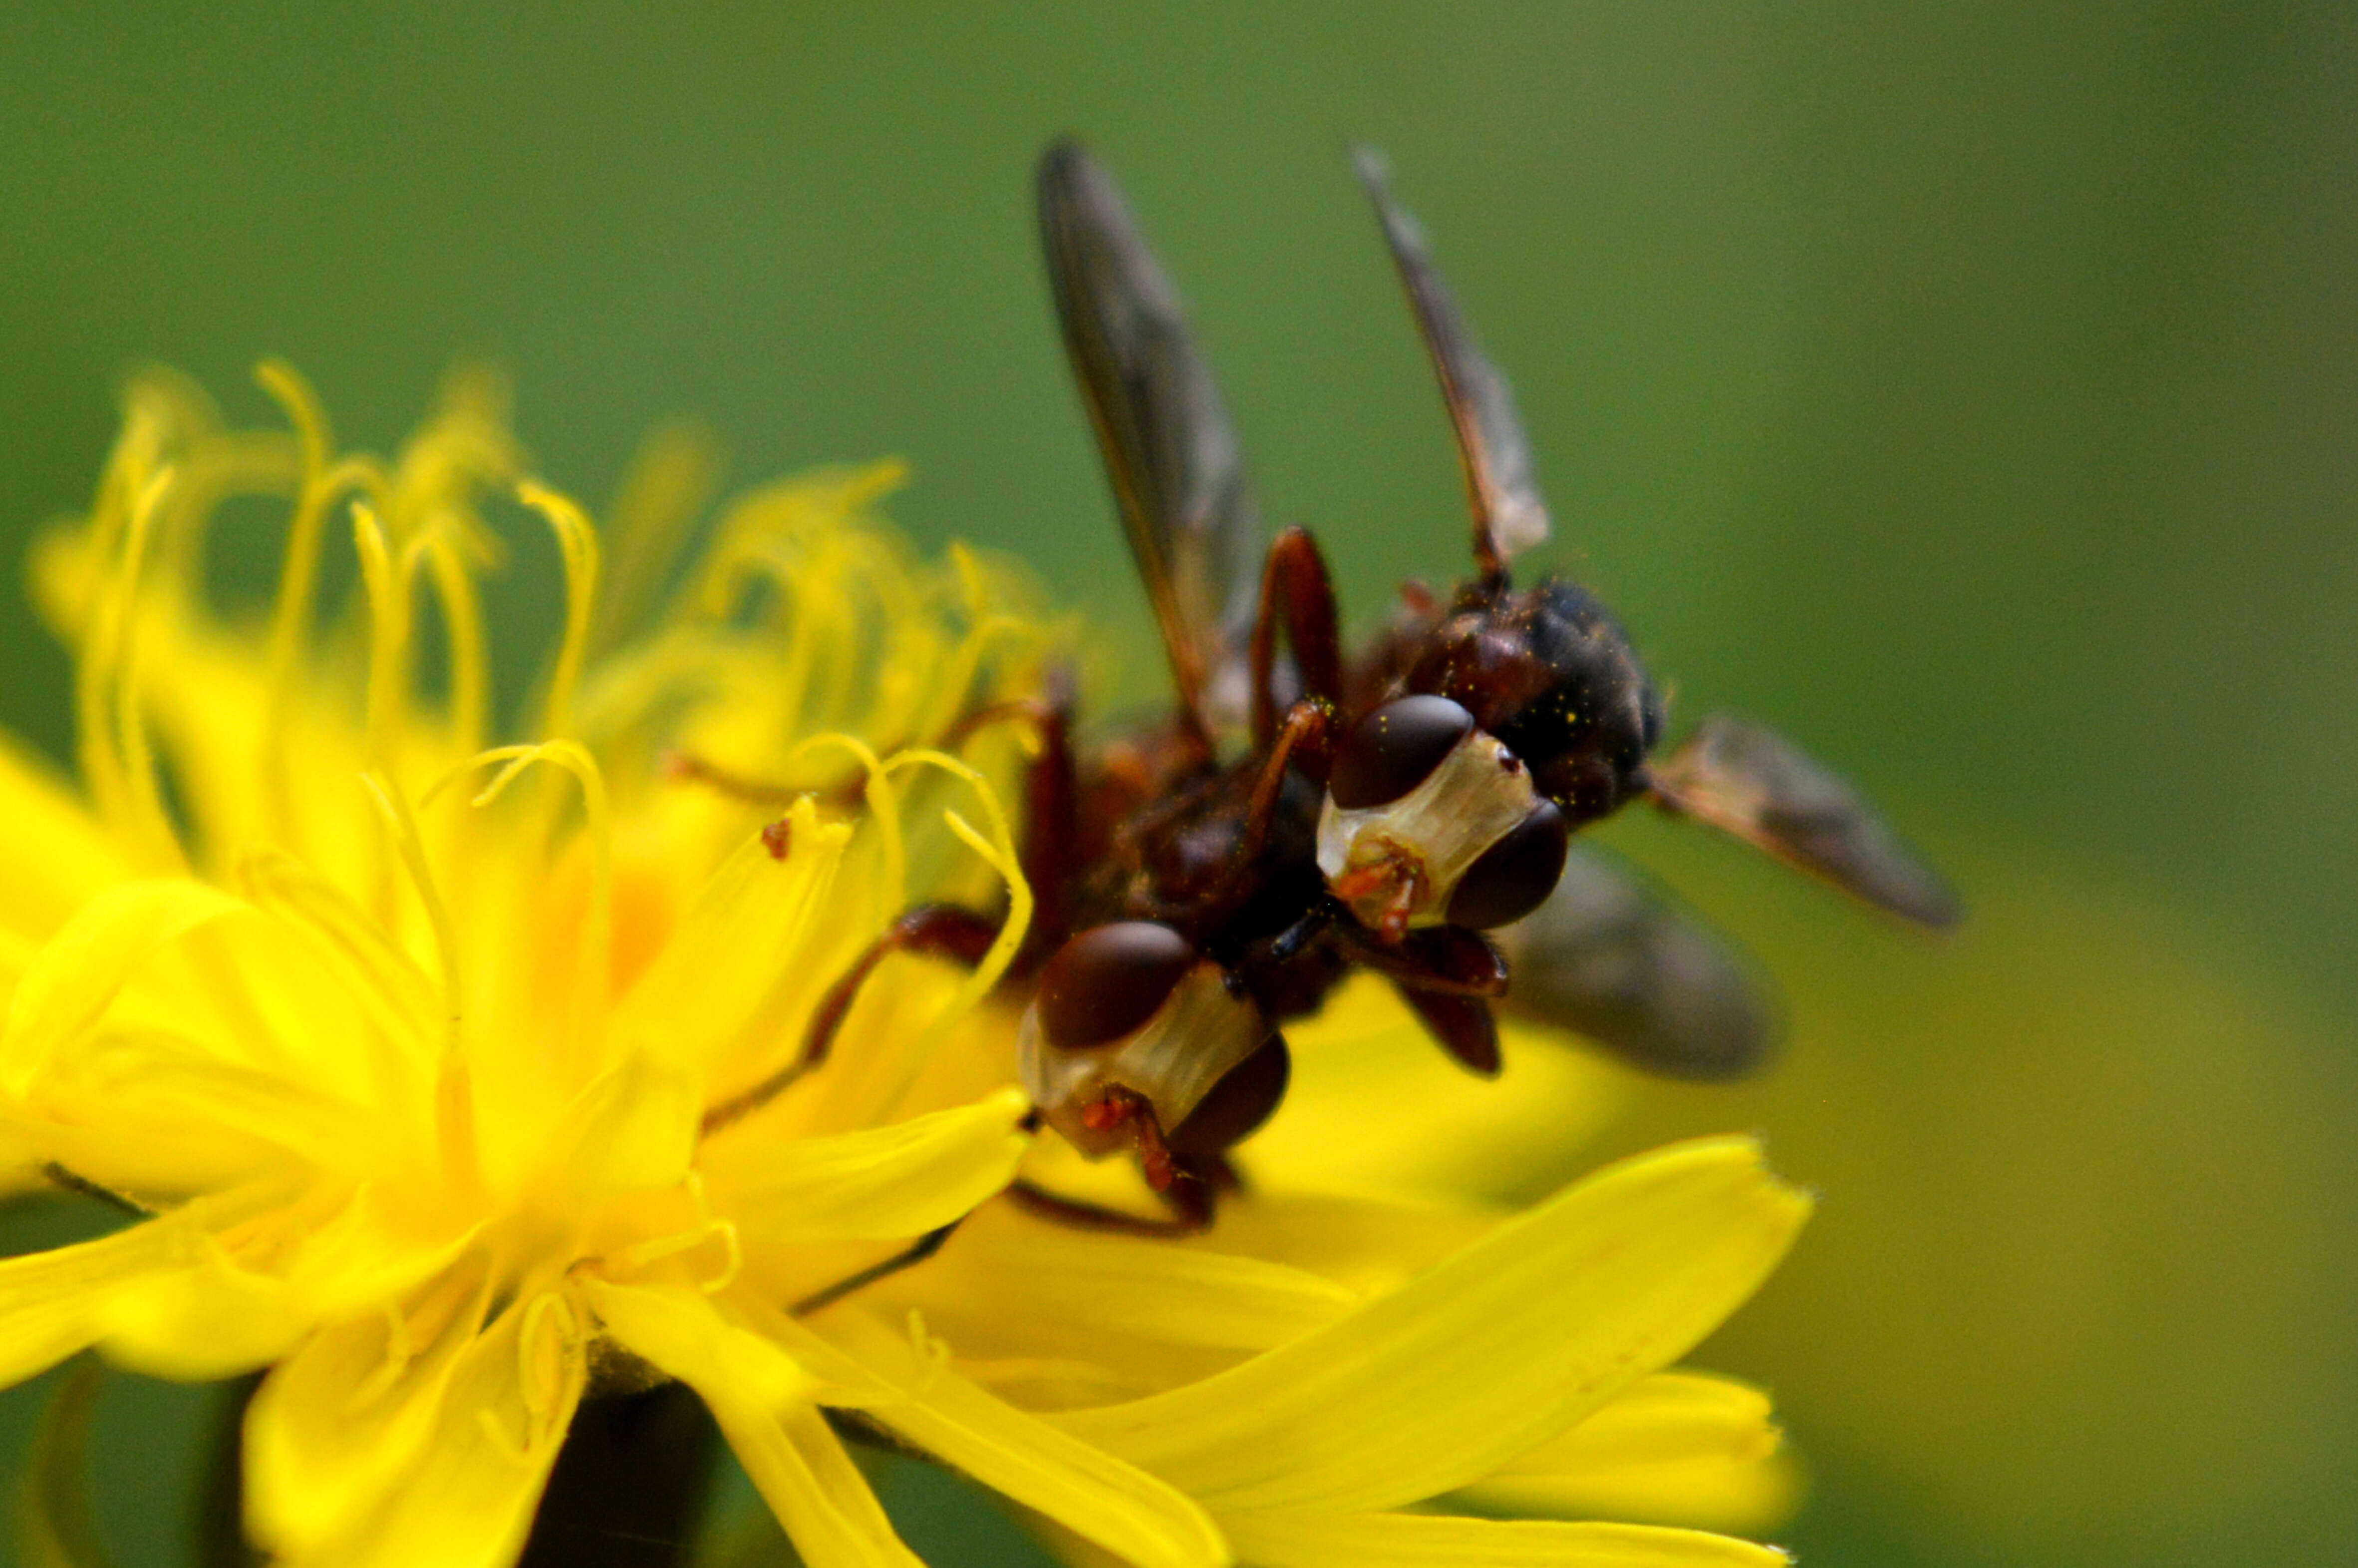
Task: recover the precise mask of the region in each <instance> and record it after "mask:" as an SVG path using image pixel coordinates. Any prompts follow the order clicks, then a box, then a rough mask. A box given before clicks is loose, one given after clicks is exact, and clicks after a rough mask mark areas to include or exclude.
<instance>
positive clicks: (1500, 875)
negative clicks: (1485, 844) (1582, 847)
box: [1449, 800, 1572, 931]
mask: <svg viewBox="0 0 2358 1568" xmlns="http://www.w3.org/2000/svg"><path fill="white" fill-rule="evenodd" d="M1571 844H1572V830H1571V829H1570V828H1569V827H1565V826H1564V820H1563V812H1561V811H1559V810H1557V809H1556V806H1555V803H1554V802H1553V801H1547V800H1542V801H1541V802H1540V803H1539V804H1538V805H1537V806H1533V807H1531V815H1530V816H1526V817H1524V818H1523V819H1522V820H1521V821H1520V822H1518V823H1517V824H1515V826H1514V827H1511V828H1509V829H1508V831H1507V836H1506V837H1505V838H1501V839H1499V840H1498V842H1497V843H1495V844H1493V845H1491V846H1490V847H1489V848H1488V849H1485V850H1483V851H1482V854H1481V857H1480V858H1479V859H1478V860H1476V861H1475V862H1474V863H1473V864H1472V865H1470V866H1468V867H1466V874H1465V875H1464V876H1462V877H1460V878H1458V880H1457V891H1456V892H1453V893H1451V894H1450V895H1449V923H1450V924H1451V925H1465V926H1470V927H1471V928H1473V929H1474V930H1476V931H1488V930H1491V929H1493V928H1494V927H1497V926H1500V925H1513V924H1514V923H1515V922H1516V921H1518V920H1520V919H1521V918H1522V917H1523V916H1524V915H1526V914H1530V913H1531V911H1533V910H1535V909H1537V908H1538V907H1539V906H1540V905H1541V904H1542V903H1546V902H1547V895H1548V894H1549V893H1551V892H1554V891H1555V883H1556V879H1557V878H1558V877H1561V876H1562V875H1563V856H1564V851H1565V850H1566V849H1569V848H1570V847H1571Z"/></svg>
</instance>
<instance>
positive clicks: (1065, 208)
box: [1039, 140, 1261, 750]
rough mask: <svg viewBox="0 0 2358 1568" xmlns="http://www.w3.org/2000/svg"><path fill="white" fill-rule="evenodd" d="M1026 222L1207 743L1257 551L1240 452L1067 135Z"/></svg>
mask: <svg viewBox="0 0 2358 1568" xmlns="http://www.w3.org/2000/svg"><path fill="white" fill-rule="evenodd" d="M1039 202H1040V238H1041V245H1042V248H1043V250H1044V252H1045V254H1046V258H1047V263H1048V282H1049V286H1050V287H1051V289H1052V290H1053V291H1054V293H1055V300H1056V317H1057V319H1058V321H1059V322H1060V323H1061V324H1062V326H1063V329H1064V336H1065V351H1066V352H1067V353H1068V354H1069V355H1070V356H1071V358H1072V362H1073V373H1074V375H1075V376H1076V379H1077V380H1078V381H1079V383H1080V389H1081V399H1082V402H1083V403H1085V404H1086V405H1087V407H1088V412H1089V423H1090V424H1091V425H1092V426H1093V427H1095V428H1096V430H1097V437H1098V450H1099V451H1100V452H1102V453H1103V454H1104V456H1105V464H1106V474H1107V477H1108V478H1109V480H1110V481H1112V484H1113V492H1114V500H1115V503H1116V504H1117V505H1118V506H1119V507H1120V512H1121V522H1122V528H1123V531H1124V532H1125V533H1126V534H1127V535H1129V538H1130V554H1131V555H1132V556H1133V557H1136V558H1137V561H1138V570H1139V575H1140V576H1141V578H1142V579H1144V580H1145V584H1146V592H1147V597H1148V599H1149V600H1152V603H1153V606H1154V615H1155V619H1156V621H1157V622H1158V623H1159V625H1160V627H1161V630H1162V633H1163V650H1164V652H1165V653H1166V654H1168V655H1169V657H1170V660H1171V675H1172V679H1173V680H1174V683H1175V684H1176V686H1177V687H1178V696H1179V705H1180V711H1181V715H1182V718H1183V721H1184V723H1185V724H1187V725H1188V727H1189V728H1190V729H1191V730H1193V731H1194V732H1195V736H1196V737H1197V739H1198V740H1199V741H1202V742H1203V743H1204V744H1205V746H1206V749H1207V750H1208V749H1209V745H1210V741H1211V737H1212V734H1213V732H1214V729H1215V727H1216V725H1224V724H1226V723H1228V722H1230V721H1231V720H1232V718H1233V717H1234V716H1235V715H1238V714H1241V712H1242V710H1243V709H1242V699H1243V697H1244V681H1243V679H1242V672H1243V655H1244V650H1245V647H1246V642H1247V639H1248V637H1249V633H1250V630H1251V625H1252V616H1253V608H1254V598H1255V590H1256V587H1257V580H1256V579H1257V576H1258V572H1259V568H1260V548H1261V538H1260V511H1259V508H1258V506H1257V505H1256V503H1255V502H1254V500H1253V494H1252V487H1251V485H1250V483H1249V481H1248V480H1247V478H1246V475H1245V469H1244V458H1243V454H1242V451H1241V449H1240V448H1239V447H1238V442H1237V437H1236V431H1235V428H1234V427H1232V426H1231V425H1230V423H1229V421H1228V409H1227V407H1226V406H1224V405H1223V404H1222V403H1221V401H1220V395H1219V392H1218V390H1217V388H1216V387H1215V386H1214V385H1213V384H1212V376H1211V372H1210V370H1209V368H1208V367H1206V364H1205V362H1204V359H1203V356H1202V355H1201V354H1200V353H1199V352H1197V351H1196V348H1195V340H1194V338H1193V336H1192V335H1191V334H1190V333H1189V332H1188V330H1187V321H1186V317H1185V314H1184V311H1183V310H1182V309H1181V308H1180V305H1179V297H1178V295H1177V293H1176V292H1175V291H1174V289H1173V288H1172V287H1171V283H1170V280H1169V279H1168V278H1167V277H1165V276H1163V269H1162V267H1161V266H1159V265H1156V263H1155V260H1154V257H1153V255H1152V253H1151V252H1149V251H1148V249H1147V247H1146V242H1145V240H1144V239H1143V238H1142V237H1141V235H1140V233H1139V231H1138V224H1137V222H1136V221H1135V220H1134V219H1133V218H1132V217H1131V216H1130V208H1129V205H1128V203H1126V202H1125V201H1124V200H1122V196H1121V192H1120V189H1118V188H1117V187H1116V186H1115V185H1114V182H1113V178H1112V177H1111V176H1110V175H1109V174H1108V173H1107V172H1106V171H1105V169H1104V168H1103V167H1102V166H1101V165H1099V164H1098V161H1097V160H1096V159H1095V158H1093V157H1090V156H1089V154H1088V153H1087V151H1086V150H1085V149H1084V148H1083V147H1081V146H1080V145H1079V144H1078V143H1076V142H1073V141H1069V140H1065V141H1059V142H1056V143H1055V144H1054V145H1053V146H1050V147H1049V148H1048V150H1047V152H1046V153H1045V154H1044V156H1043V157H1041V160H1040V176H1039Z"/></svg>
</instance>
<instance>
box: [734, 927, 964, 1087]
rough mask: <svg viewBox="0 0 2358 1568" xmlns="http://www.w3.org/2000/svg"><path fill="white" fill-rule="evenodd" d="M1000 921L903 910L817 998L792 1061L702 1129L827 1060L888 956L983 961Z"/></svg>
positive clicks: (959, 961)
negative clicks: (871, 978)
mask: <svg viewBox="0 0 2358 1568" xmlns="http://www.w3.org/2000/svg"><path fill="white" fill-rule="evenodd" d="M1000 925H1001V922H1000V921H999V920H997V919H996V918H994V917H992V916H990V915H987V914H976V913H975V912H974V911H972V910H970V909H961V908H959V907H958V906H957V904H954V903H921V904H919V905H918V906H917V907H916V908H914V909H912V910H910V911H909V912H908V913H906V914H903V915H902V916H901V918H900V919H898V920H896V921H894V922H893V923H892V925H891V926H889V927H887V928H886V930H885V932H884V935H882V936H879V937H878V938H876V940H875V941H873V942H871V943H870V944H869V945H868V950H867V951H866V952H864V953H862V954H860V957H858V958H856V959H854V960H853V961H852V965H851V968H849V969H847V970H845V971H844V973H843V978H842V979H838V980H837V981H836V982H835V984H833V985H831V986H829V987H828V988H827V994H826V995H825V996H823V997H821V998H820V999H819V1003H818V1007H817V1011H813V1012H812V1014H811V1020H810V1024H809V1027H808V1028H806V1030H805V1031H804V1032H803V1048H802V1050H801V1052H800V1053H799V1054H796V1055H795V1059H794V1060H793V1061H791V1062H789V1063H787V1064H786V1065H784V1067H781V1068H779V1069H778V1070H777V1071H776V1072H775V1073H773V1074H771V1075H770V1076H768V1077H766V1078H764V1079H763V1080H762V1081H761V1082H760V1083H758V1084H755V1085H754V1086H753V1087H752V1088H750V1089H747V1090H746V1091H745V1092H744V1093H742V1094H741V1095H738V1096H736V1097H734V1098H730V1099H726V1100H723V1101H721V1102H720V1103H719V1105H716V1106H714V1107H713V1108H711V1109H709V1110H708V1111H706V1112H705V1113H704V1130H705V1131H706V1132H708V1133H711V1132H718V1131H719V1130H721V1129H722V1128H724V1127H726V1126H728V1125H729V1124H730V1122H733V1121H737V1120H740V1119H742V1118H744V1117H746V1116H748V1115H751V1114H752V1112H754V1111H756V1110H759V1109H760V1108H762V1107H763V1106H765V1105H767V1104H769V1103H770V1101H772V1100H773V1099H775V1098H777V1097H778V1096H779V1095H781V1094H783V1093H784V1091H785V1090H786V1089H787V1088H788V1087H792V1086H793V1084H794V1083H795V1081H796V1080H797V1079H799V1078H801V1077H802V1076H804V1075H805V1074H806V1073H808V1072H810V1071H811V1070H812V1069H813V1068H815V1067H817V1065H819V1064H820V1063H822V1062H824V1061H826V1060H827V1051H828V1049H829V1048H830V1047H831V1046H833V1045H834V1044H835V1036H836V1032H837V1031H838V1030H839V1029H841V1028H842V1027H843V1021H844V1018H845V1017H846V1015H848V1014H849V1012H850V1011H851V1004H852V1002H853V1001H855V1000H858V998H859V996H860V987H861V986H862V985H864V984H865V983H867V979H868V977H869V976H870V975H871V974H873V973H875V971H876V966H877V965H879V964H881V963H882V962H883V961H884V960H885V958H886V957H889V956H890V955H892V954H894V953H915V954H919V955H922V956H924V957H932V958H947V959H949V960H950V961H951V962H953V963H957V964H963V965H965V966H966V967H967V968H973V967H974V966H975V965H977V964H979V963H981V962H982V957H983V955H984V954H985V953H988V952H990V945H991V943H993V942H994V941H996V940H998V938H999V930H1000Z"/></svg>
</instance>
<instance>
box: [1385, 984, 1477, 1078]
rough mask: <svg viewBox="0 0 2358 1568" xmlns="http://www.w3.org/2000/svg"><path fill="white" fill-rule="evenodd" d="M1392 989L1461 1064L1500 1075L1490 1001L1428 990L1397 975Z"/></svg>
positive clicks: (1469, 1068) (1472, 1069) (1427, 1031)
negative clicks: (1398, 993)
mask: <svg viewBox="0 0 2358 1568" xmlns="http://www.w3.org/2000/svg"><path fill="white" fill-rule="evenodd" d="M1392 989H1394V990H1396V991H1398V992H1400V996H1401V1000H1402V1001H1404V1002H1406V1003H1408V1005H1409V1006H1410V1008H1411V1009H1412V1010H1413V1011H1415V1013H1416V1016H1417V1017H1418V1018H1419V1019H1420V1020H1421V1021H1422V1022H1423V1024H1424V1027H1425V1032H1426V1033H1429V1034H1431V1035H1432V1036H1433V1039H1434V1040H1435V1041H1436V1042H1438V1043H1439V1044H1440V1046H1441V1048H1442V1049H1443V1050H1444V1051H1446V1052H1448V1053H1449V1054H1450V1055H1452V1056H1453V1057H1455V1058H1456V1060H1457V1063H1458V1065H1461V1066H1463V1067H1465V1068H1466V1069H1467V1070H1469V1071H1471V1072H1475V1073H1478V1074H1480V1075H1481V1076H1483V1077H1486V1078H1488V1077H1495V1076H1498V1066H1499V1061H1500V1058H1499V1055H1498V1020H1497V1019H1496V1018H1494V1017H1492V1016H1491V1014H1490V1004H1489V1003H1488V1002H1487V1001H1486V1000H1483V999H1482V998H1481V997H1478V996H1466V995H1463V994H1457V993H1452V992H1449V991H1435V990H1426V989H1423V988H1422V986H1417V985H1412V984H1411V983H1410V982H1408V981H1407V980H1403V979H1399V978H1398V977H1394V978H1393V979H1392Z"/></svg>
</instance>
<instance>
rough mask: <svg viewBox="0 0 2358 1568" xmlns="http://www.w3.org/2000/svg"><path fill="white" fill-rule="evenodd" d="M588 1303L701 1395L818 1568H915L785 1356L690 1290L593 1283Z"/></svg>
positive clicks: (625, 1339) (612, 1329) (808, 1383)
mask: <svg viewBox="0 0 2358 1568" xmlns="http://www.w3.org/2000/svg"><path fill="white" fill-rule="evenodd" d="M589 1292H590V1301H591V1303H593V1304H594V1305H595V1307H596V1308H597V1312H598V1315H599V1317H600V1320H601V1321H602V1322H603V1323H604V1324H605V1325H606V1330H607V1332H608V1333H609V1334H611V1335H612V1336H614V1338H615V1339H616V1340H617V1341H618V1342H619V1343H621V1344H622V1345H623V1346H627V1347H628V1348H629V1349H630V1350H632V1351H633V1352H634V1353H635V1354H637V1355H639V1356H642V1357H645V1358H646V1359H647V1360H649V1361H651V1362H653V1363H654V1365H655V1366H657V1367H659V1368H662V1369H663V1370H664V1371H666V1372H668V1373H670V1374H671V1375H672V1376H673V1377H675V1378H677V1379H680V1381H682V1382H684V1383H686V1384H687V1386H688V1387H690V1388H692V1389H694V1390H696V1391H697V1392H698V1394H699V1395H701V1396H702V1397H703V1399H704V1402H705V1404H706V1405H708V1407H710V1409H711V1411H712V1416H713V1419H714V1420H715V1421H717V1422H719V1423H720V1430H721V1432H722V1433H725V1434H726V1435H727V1436H728V1439H729V1446H730V1447H731V1448H733V1449H735V1450H736V1452H737V1459H738V1462H739V1463H740V1464H741V1465H744V1467H745V1474H746V1475H747V1476H751V1477H752V1482H753V1485H754V1487H756V1488H758V1489H759V1490H760V1492H761V1494H762V1496H763V1499H764V1500H766V1501H767V1502H768V1503H769V1505H770V1509H771V1511H772V1512H773V1513H775V1514H776V1515H777V1516H778V1522H779V1523H780V1524H782V1525H784V1526H785V1529H786V1533H787V1534H788V1535H789V1536H791V1537H792V1538H793V1539H794V1543H795V1551H797V1552H800V1553H801V1554H802V1557H803V1560H804V1561H805V1562H806V1563H810V1564H812V1568H865V1565H868V1564H876V1563H889V1564H894V1565H896V1568H913V1565H915V1564H916V1563H917V1561H918V1560H917V1558H916V1556H915V1554H914V1553H913V1552H910V1550H909V1549H908V1548H907V1547H906V1546H903V1544H902V1543H901V1538H900V1537H899V1536H897V1535H895V1534H894V1533H893V1532H892V1522H891V1521H890V1520H889V1519H886V1518H885V1517H884V1510H883V1509H882V1507H881V1506H880V1505H879V1504H878V1503H877V1501H876V1494H875V1493H874V1492H872V1491H871V1490H870V1489H869V1486H868V1482H867V1480H866V1478H865V1477H863V1476H861V1475H860V1470H859V1467H858V1466H856V1465H853V1464H852V1463H851V1458H850V1455H849V1454H846V1453H844V1451H843V1444H841V1443H840V1442H839V1441H838V1439H837V1438H836V1435H835V1433H832V1432H830V1431H829V1430H828V1429H827V1422H826V1420H825V1419H824V1418H823V1417H821V1416H820V1414H819V1413H818V1407H817V1405H815V1404H813V1403H811V1402H810V1398H809V1396H810V1393H811V1392H812V1390H814V1388H815V1386H816V1385H815V1384H814V1383H813V1382H812V1380H811V1379H810V1378H809V1377H808V1375H807V1374H806V1373H805V1372H804V1371H803V1370H802V1368H800V1366H799V1365H798V1364H796V1363H795V1360H794V1359H793V1358H792V1357H789V1356H788V1355H787V1354H786V1353H785V1352H784V1350H782V1349H780V1348H779V1347H778V1346H775V1345H773V1344H772V1343H771V1342H770V1341H768V1340H766V1339H763V1338H762V1337H761V1336H758V1335H755V1334H752V1333H749V1332H747V1331H746V1330H744V1329H742V1328H740V1327H738V1326H736V1325H733V1324H730V1323H727V1322H725V1321H723V1320H722V1318H721V1316H720V1314H719V1312H718V1311H716V1310H715V1309H714V1308H713V1306H712V1304H711V1303H709V1302H708V1301H707V1300H705V1299H704V1298H702V1297H700V1296H695V1295H691V1294H689V1293H688V1292H684V1291H671V1290H660V1289H652V1288H644V1287H637V1286H624V1285H612V1284H607V1283H604V1282H602V1281H600V1282H593V1283H592V1284H590V1287H589Z"/></svg>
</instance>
